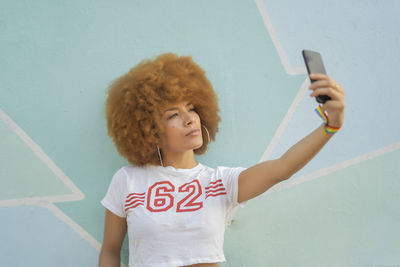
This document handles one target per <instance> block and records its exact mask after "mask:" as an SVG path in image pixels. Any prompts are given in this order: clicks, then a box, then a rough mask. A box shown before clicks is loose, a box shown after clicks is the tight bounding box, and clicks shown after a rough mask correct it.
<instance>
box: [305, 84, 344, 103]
mask: <svg viewBox="0 0 400 267" xmlns="http://www.w3.org/2000/svg"><path fill="white" fill-rule="evenodd" d="M319 95H328V96H329V97H330V98H331V99H332V100H342V99H343V94H342V93H341V92H338V91H336V90H333V89H332V88H327V87H322V88H317V89H314V92H312V93H311V94H310V96H311V97H317V96H319Z"/></svg>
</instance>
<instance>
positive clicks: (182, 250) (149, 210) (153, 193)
mask: <svg viewBox="0 0 400 267" xmlns="http://www.w3.org/2000/svg"><path fill="white" fill-rule="evenodd" d="M243 170H244V168H240V167H238V168H227V167H218V168H216V169H213V168H210V167H207V166H205V165H202V164H198V165H197V166H196V167H194V168H193V169H175V168H173V167H171V166H169V167H161V166H147V167H134V166H125V167H122V168H121V169H119V170H118V171H117V172H116V173H115V174H114V176H113V179H112V181H111V183H110V186H109V189H108V192H107V194H106V196H105V197H104V199H103V200H102V201H101V203H102V204H103V206H104V207H106V208H107V209H109V210H110V211H111V212H113V213H114V214H116V215H117V216H120V217H124V218H125V217H126V220H127V225H128V239H129V266H130V267H144V266H146V267H149V266H151V267H154V266H157V267H164V266H165V267H167V266H168V267H172V266H183V265H190V264H196V263H212V262H222V261H225V256H224V253H223V241H224V232H225V228H226V226H227V225H228V224H229V223H230V220H231V218H232V217H233V212H234V210H235V208H236V207H237V206H238V204H239V203H238V202H237V194H238V177H239V174H240V173H241V172H242V171H243Z"/></svg>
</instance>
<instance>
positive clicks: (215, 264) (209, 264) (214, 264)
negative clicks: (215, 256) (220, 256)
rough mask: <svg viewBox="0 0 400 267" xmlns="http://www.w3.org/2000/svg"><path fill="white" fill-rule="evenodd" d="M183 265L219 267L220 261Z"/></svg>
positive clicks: (189, 266) (188, 266)
mask: <svg viewBox="0 0 400 267" xmlns="http://www.w3.org/2000/svg"><path fill="white" fill-rule="evenodd" d="M183 267H218V263H199V264H193V265H186V266H183Z"/></svg>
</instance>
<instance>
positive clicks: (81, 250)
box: [0, 206, 99, 267]
mask: <svg viewBox="0 0 400 267" xmlns="http://www.w3.org/2000/svg"><path fill="white" fill-rule="evenodd" d="M10 229H11V231H10ZM0 240H1V242H0V266H15V267H23V266H41V267H53V266H57V267H70V266H74V267H84V266H85V267H86V266H96V265H97V261H98V255H99V252H98V251H97V250H96V248H94V247H93V246H91V245H90V244H89V243H88V242H87V241H86V240H85V239H83V238H82V237H81V236H80V235H79V234H78V233H77V232H76V231H74V230H73V229H72V228H71V227H70V226H69V225H68V224H67V223H65V222H63V221H61V220H60V219H59V218H57V217H56V216H55V215H54V213H53V212H52V211H50V210H49V209H48V208H46V207H42V206H13V207H0Z"/></svg>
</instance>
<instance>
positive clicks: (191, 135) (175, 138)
mask: <svg viewBox="0 0 400 267" xmlns="http://www.w3.org/2000/svg"><path fill="white" fill-rule="evenodd" d="M162 122H163V126H164V135H165V140H166V145H165V147H163V149H167V150H169V151H171V152H185V151H187V150H194V149H197V148H199V147H201V146H202V145H203V138H202V135H201V122H200V117H199V115H198V114H197V112H196V109H195V107H194V106H193V104H192V103H190V102H188V101H184V102H178V103H174V104H171V105H169V106H167V108H166V109H165V111H164V113H163V116H162Z"/></svg>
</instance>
